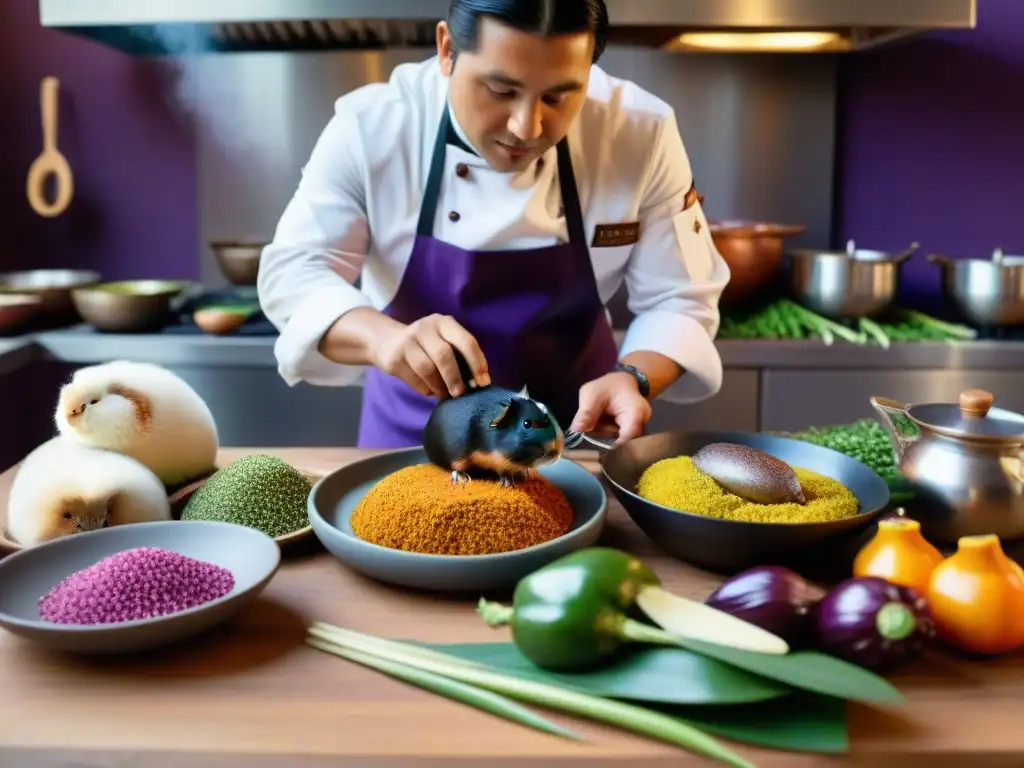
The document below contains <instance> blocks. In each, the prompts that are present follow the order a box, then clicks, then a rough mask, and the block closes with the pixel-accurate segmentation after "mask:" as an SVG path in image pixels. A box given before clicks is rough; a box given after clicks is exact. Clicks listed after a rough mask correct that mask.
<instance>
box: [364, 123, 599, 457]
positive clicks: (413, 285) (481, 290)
mask: <svg viewBox="0 0 1024 768" xmlns="http://www.w3.org/2000/svg"><path fill="white" fill-rule="evenodd" d="M449 126H450V117H449V114H448V111H447V110H445V112H444V115H443V116H442V118H441V125H440V126H439V128H438V132H437V141H436V143H435V146H434V153H433V159H432V160H431V164H430V174H429V176H428V178H427V188H426V190H425V193H424V196H423V204H422V206H421V208H420V217H419V225H418V227H417V230H416V239H415V241H414V243H413V247H412V255H411V256H410V258H409V263H408V266H407V267H406V269H405V274H404V276H403V277H402V282H401V284H400V285H399V287H398V291H397V293H396V294H395V296H394V298H393V299H392V301H391V303H390V304H389V305H388V307H387V308H386V309H385V310H384V313H385V314H387V315H389V316H390V317H393V318H394V319H396V320H398V321H399V322H402V323H406V324H409V323H413V322H415V321H416V320H419V319H420V318H422V317H426V316H427V315H431V314H435V313H437V314H444V315H451V316H452V317H454V318H455V319H456V320H457V321H458V322H459V323H460V324H461V325H462V326H464V327H465V328H466V330H468V331H469V332H470V333H472V334H473V336H474V337H475V338H476V340H477V342H478V343H479V344H480V347H481V349H482V350H483V353H484V356H485V357H486V358H487V366H488V372H489V373H490V376H491V382H492V383H493V384H496V385H498V386H502V387H506V388H508V389H512V390H515V391H519V390H520V389H522V387H523V385H524V384H525V385H526V386H527V389H528V392H529V394H530V397H532V398H534V399H536V400H539V401H540V402H542V403H544V404H545V405H546V406H547V407H548V409H549V410H550V411H551V413H552V414H553V415H554V416H555V418H556V419H557V420H558V422H559V424H560V425H561V426H562V429H567V428H568V427H569V424H570V422H571V421H572V419H573V418H574V417H575V415H576V410H577V408H578V403H579V389H580V387H581V386H583V384H585V383H586V382H588V381H590V380H592V379H596V378H598V377H599V376H603V375H604V374H606V373H608V372H609V371H610V370H611V369H612V367H613V366H614V365H615V363H616V361H617V359H618V347H617V346H616V344H615V339H614V337H613V336H612V329H611V326H610V325H609V324H608V319H607V316H606V315H605V308H604V305H603V304H602V303H601V298H600V295H599V294H598V289H597V281H596V279H595V277H594V267H593V264H592V263H591V260H590V252H589V250H588V248H587V241H586V235H585V230H584V228H583V213H582V211H581V210H580V200H579V194H578V193H577V190H576V178H575V175H574V174H573V169H572V159H571V157H570V155H569V145H568V143H567V141H566V140H565V139H563V140H562V141H561V142H559V144H558V147H557V153H558V178H559V186H560V188H561V194H562V205H563V208H564V210H565V219H566V224H567V229H568V234H569V242H568V243H565V244H560V245H552V246H547V247H544V248H532V249H524V250H509V251H467V250H463V249H462V248H458V247H456V246H454V245H450V244H449V243H445V242H442V241H440V240H437V239H435V238H434V237H433V228H434V217H435V214H436V212H437V204H438V197H439V193H440V189H441V175H442V173H443V172H444V161H445V152H446V149H447V144H448V136H449V130H450V129H449ZM482 215H486V214H482ZM436 404H437V400H436V399H435V398H433V397H427V396H424V395H420V394H419V393H417V392H416V391H415V390H413V389H412V388H411V387H409V386H408V385H407V384H405V382H403V381H401V380H400V379H398V378H395V377H393V376H389V375H387V374H385V373H383V372H382V371H381V370H379V369H378V368H374V367H370V368H368V369H367V371H366V377H365V380H364V385H363V404H362V415H361V420H360V424H359V440H358V445H359V447H361V448H407V447H413V446H418V445H422V443H423V427H424V425H426V423H427V419H428V417H429V416H430V412H431V410H432V409H433V408H434V406H435V405H436Z"/></svg>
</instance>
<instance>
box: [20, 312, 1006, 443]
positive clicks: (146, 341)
mask: <svg viewBox="0 0 1024 768" xmlns="http://www.w3.org/2000/svg"><path fill="white" fill-rule="evenodd" d="M620 338H621V334H620ZM273 345H274V338H273V337H212V336H204V335H121V334H118V335H114V334H100V333H96V332H95V331H92V330H91V329H90V328H88V327H85V326H82V327H77V328H72V329H68V330H63V331H53V332H47V333H41V334H37V335H35V336H32V337H28V338H25V339H15V340H8V341H5V340H0V374H11V373H12V372H13V371H14V370H15V369H17V368H25V367H28V366H30V365H38V366H46V367H47V368H48V370H49V371H50V372H49V373H48V374H47V376H46V382H50V383H43V382H41V381H39V378H40V377H39V376H35V375H34V376H27V375H26V374H25V373H24V372H23V373H22V374H21V375H20V376H17V377H11V376H9V375H4V376H3V377H2V378H0V390H2V391H4V392H5V393H6V392H7V391H8V390H10V389H11V388H12V387H14V386H15V383H14V382H15V380H16V379H20V380H21V381H22V382H32V383H23V384H21V385H20V387H21V388H23V389H24V388H25V387H29V388H32V389H33V390H34V391H26V392H21V393H15V397H14V398H13V400H15V401H16V402H18V403H19V407H20V408H29V407H31V408H37V409H42V411H43V412H42V413H41V414H40V416H41V417H42V418H41V419H37V422H36V423H42V424H45V429H46V430H49V429H51V425H52V420H50V419H49V415H48V414H46V413H45V411H46V410H47V409H49V410H51V411H52V407H53V403H54V402H55V400H56V392H55V391H52V390H53V387H59V382H60V381H61V380H62V379H63V378H66V376H67V375H70V371H71V370H72V369H74V368H76V367H80V366H83V365H92V364H96V363H101V362H105V361H108V360H115V359H118V358H127V359H133V360H144V361H149V362H154V363H158V364H161V365H164V366H167V367H168V368H170V369H172V370H174V371H176V372H177V373H178V374H180V375H181V376H182V377H183V378H185V379H186V380H187V381H188V382H189V383H190V384H192V386H193V387H195V388H196V390H197V391H198V392H199V393H200V395H202V396H203V397H204V398H206V400H207V402H208V403H209V404H210V407H211V409H212V410H213V412H214V414H215V416H216V418H217V421H218V425H219V428H220V431H221V439H222V441H223V442H224V444H225V445H268V446H273V445H353V444H354V443H355V439H356V434H357V431H358V424H359V405H360V401H361V398H362V389H361V387H359V386H353V387H341V388H325V387H312V386H307V385H299V386H297V387H294V388H292V387H288V386H286V385H285V384H284V382H283V381H282V380H281V378H280V376H279V375H278V373H277V366H276V361H275V359H274V353H273ZM718 346H719V349H720V350H721V353H722V358H723V362H724V365H725V367H726V376H725V383H724V384H723V387H722V390H721V392H719V394H718V395H716V396H715V397H713V398H711V399H710V400H708V401H706V402H704V403H699V404H696V405H686V404H681V403H679V402H678V401H677V400H676V398H675V396H674V392H673V390H672V389H670V390H669V391H668V392H667V393H665V394H664V395H663V396H662V397H661V398H659V399H658V401H657V402H656V403H655V407H654V417H653V419H652V422H651V425H650V429H651V430H652V431H661V430H665V429H680V428H687V429H741V430H759V429H762V430H763V429H802V428H805V427H808V426H812V425H823V424H833V423H840V422H845V421H851V420H853V419H857V418H861V417H864V416H871V415H872V411H871V408H870V405H869V404H868V398H869V397H870V396H871V395H876V394H877V395H885V396H888V397H892V398H896V399H898V400H903V401H905V402H923V401H936V400H938V401H947V402H950V401H953V400H955V398H956V396H957V394H958V393H959V392H960V390H962V389H965V388H968V387H982V388H985V389H988V390H989V391H991V392H993V393H994V394H995V396H996V400H997V401H998V403H999V404H1000V405H1002V406H1003V407H1006V408H1010V409H1013V410H1017V411H1024V387H1021V386H1020V380H1021V372H1024V343H1020V342H1009V341H980V342H956V343H915V344H894V345H893V346H892V347H890V348H889V349H882V348H880V347H875V346H858V345H853V344H849V343H846V342H840V341H836V342H835V343H834V344H832V345H831V346H826V345H825V344H822V343H820V342H812V341H792V342H787V341H731V340H722V341H720V342H719V345H718ZM53 382H56V383H53ZM8 402H10V401H8ZM33 403H35V405H33ZM45 437H46V435H43V436H42V437H41V438H40V439H45ZM36 442H38V440H37V441H36Z"/></svg>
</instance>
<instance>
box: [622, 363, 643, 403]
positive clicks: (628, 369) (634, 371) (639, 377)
mask: <svg viewBox="0 0 1024 768" xmlns="http://www.w3.org/2000/svg"><path fill="white" fill-rule="evenodd" d="M612 371H617V372H621V373H628V374H629V375H630V376H632V377H633V378H634V379H635V380H636V386H637V389H639V390H640V396H641V397H643V398H644V399H646V398H648V397H650V394H651V382H650V381H648V380H647V376H645V375H644V372H643V371H641V370H640V369H639V368H637V367H636V366H633V365H629V364H628V363H616V364H615V367H614V368H612Z"/></svg>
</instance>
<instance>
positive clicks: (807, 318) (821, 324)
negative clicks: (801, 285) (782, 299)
mask: <svg viewBox="0 0 1024 768" xmlns="http://www.w3.org/2000/svg"><path fill="white" fill-rule="evenodd" d="M786 305H787V306H788V307H789V308H790V309H791V310H792V311H793V312H794V313H796V314H797V315H798V316H799V317H800V318H801V319H802V320H803V321H804V322H805V323H806V324H807V325H808V326H810V327H812V328H815V329H821V328H827V329H828V330H830V331H831V332H832V333H834V334H835V335H836V336H838V337H839V338H841V339H846V340H847V341H849V342H851V343H853V344H862V343H863V337H862V336H861V335H860V334H858V333H854V332H853V331H851V330H850V329H849V328H847V327H846V326H845V325H840V324H839V323H834V322H832V321H831V320H829V319H828V318H825V317H822V316H821V315H819V314H816V313H814V312H811V310H809V309H807V308H806V307H802V306H800V305H799V304H797V303H796V302H795V301H788V300H787V302H786Z"/></svg>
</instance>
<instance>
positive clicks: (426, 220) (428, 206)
mask: <svg viewBox="0 0 1024 768" xmlns="http://www.w3.org/2000/svg"><path fill="white" fill-rule="evenodd" d="M449 125H451V117H450V116H449V115H448V108H447V107H445V110H444V114H442V115H441V124H440V125H439V126H438V127H437V138H435V139H434V153H433V155H432V156H431V159H430V173H429V175H428V176H427V188H426V190H425V191H424V192H423V202H422V204H421V205H420V218H419V222H418V223H417V225H416V234H417V235H420V236H422V237H431V236H433V234H434V217H435V216H436V215H437V199H438V197H440V195H441V174H443V173H444V158H445V152H446V150H447V149H448V127H449Z"/></svg>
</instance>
